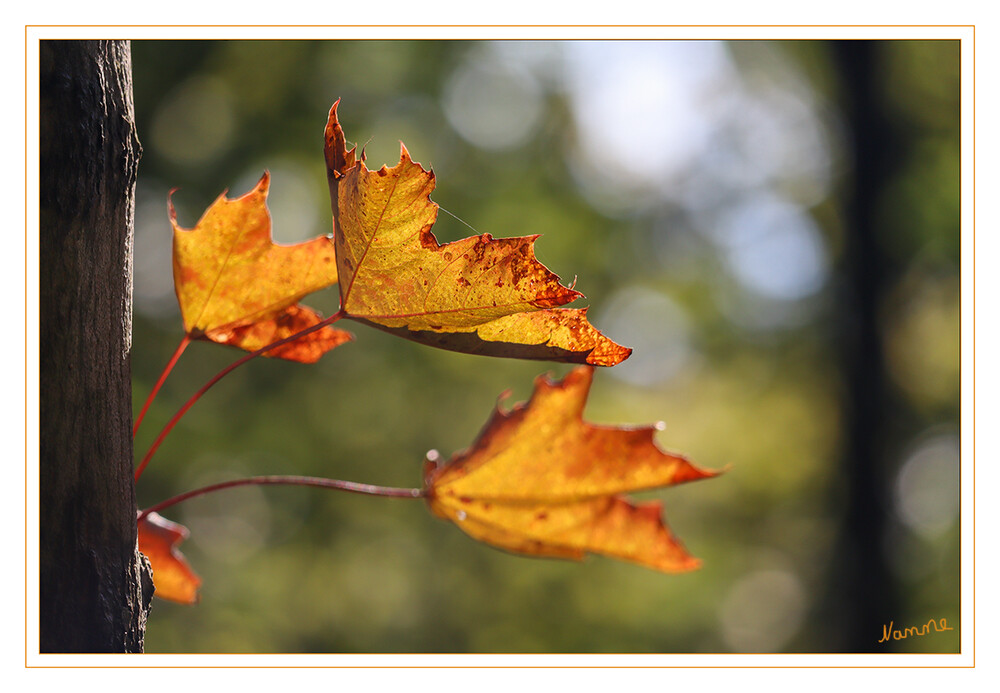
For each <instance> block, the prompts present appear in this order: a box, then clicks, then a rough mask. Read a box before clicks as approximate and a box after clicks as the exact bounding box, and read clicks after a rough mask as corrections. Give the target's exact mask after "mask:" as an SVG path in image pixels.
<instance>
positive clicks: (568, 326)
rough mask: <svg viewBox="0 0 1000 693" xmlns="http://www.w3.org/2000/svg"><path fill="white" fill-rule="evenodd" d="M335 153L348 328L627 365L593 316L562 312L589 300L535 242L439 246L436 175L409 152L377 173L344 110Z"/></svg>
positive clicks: (330, 150) (473, 348)
mask: <svg viewBox="0 0 1000 693" xmlns="http://www.w3.org/2000/svg"><path fill="white" fill-rule="evenodd" d="M338 103H339V102H338ZM325 152H326V163H327V177H328V180H329V183H330V196H331V201H332V207H333V216H334V227H335V234H334V240H335V243H336V254H337V267H338V273H339V276H340V299H341V310H343V311H344V314H345V315H346V317H349V318H351V319H353V320H357V321H360V322H364V323H367V324H370V325H373V326H374V327H377V328H379V329H382V330H385V331H387V332H391V333H392V334H395V335H398V336H401V337H405V338H407V339H411V340H414V341H417V342H421V343H424V344H429V345H432V346H436V347H440V348H443V349H450V350H453V351H461V352H465V353H477V354H485V355H490V356H506V357H512V358H528V359H542V360H554V361H565V362H572V363H589V364H593V365H600V366H613V365H615V364H617V363H620V362H621V361H623V360H624V359H626V358H628V356H629V354H630V353H631V349H628V348H626V347H622V346H620V345H618V344H615V343H614V342H613V341H611V340H610V339H608V338H607V337H605V336H604V335H602V334H601V333H600V332H598V331H597V330H596V329H595V328H594V327H593V326H592V325H591V324H590V323H589V322H588V320H587V317H586V309H578V310H570V309H560V308H558V306H562V305H564V304H566V303H569V302H570V301H573V300H575V299H576V298H579V297H581V296H582V294H581V293H580V292H578V291H575V290H573V289H572V288H569V287H566V286H563V285H562V284H560V283H559V278H558V277H557V276H556V275H555V274H553V273H552V272H551V271H549V269H548V268H546V267H545V266H544V265H543V264H542V263H540V262H539V261H538V260H537V259H536V258H535V253H534V243H535V240H536V238H537V236H525V237H520V238H493V237H492V236H490V235H489V234H483V235H481V236H473V237H470V238H465V239H463V240H460V241H455V242H454V243H446V244H444V245H439V244H438V242H437V239H436V238H435V237H434V234H433V233H432V232H431V227H432V226H433V224H434V221H435V220H436V218H437V210H438V206H437V204H435V203H434V202H431V200H430V193H431V191H432V190H433V189H434V174H433V172H431V171H425V170H424V169H423V167H421V166H420V165H419V164H417V163H414V162H413V160H412V159H411V158H410V155H409V153H408V152H407V151H406V147H405V146H403V147H401V153H400V160H399V163H398V164H397V165H396V166H395V167H393V168H387V167H385V166H383V167H382V168H381V169H379V170H378V171H369V170H368V168H367V167H366V166H365V164H364V156H363V155H362V156H361V157H360V158H359V157H357V156H356V154H355V150H354V149H351V150H350V151H348V150H347V145H346V139H345V137H344V133H343V130H342V129H341V127H340V123H339V121H338V119H337V104H334V105H333V108H331V109H330V118H329V121H328V123H327V128H326V147H325Z"/></svg>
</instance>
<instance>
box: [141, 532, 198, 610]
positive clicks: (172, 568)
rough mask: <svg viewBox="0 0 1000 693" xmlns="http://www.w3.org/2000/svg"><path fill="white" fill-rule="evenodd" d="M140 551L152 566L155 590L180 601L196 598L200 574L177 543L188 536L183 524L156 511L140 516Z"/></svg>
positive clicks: (160, 594) (192, 602) (167, 597)
mask: <svg viewBox="0 0 1000 693" xmlns="http://www.w3.org/2000/svg"><path fill="white" fill-rule="evenodd" d="M138 526H139V551H141V552H142V553H143V554H145V556H146V558H148V559H149V564H150V566H152V568H153V586H154V587H155V588H156V591H155V592H154V594H155V595H156V596H157V597H160V598H162V599H169V600H170V601H173V602H180V603H181V604H194V603H195V602H197V601H198V587H199V586H200V585H201V578H200V577H198V576H197V575H195V573H194V571H193V570H191V566H190V565H188V562H187V560H186V559H185V558H184V554H182V553H181V552H180V551H179V550H178V549H177V546H178V545H179V544H180V543H181V542H182V541H184V540H185V539H187V538H188V537H189V536H190V532H189V531H188V529H187V527H185V526H184V525H179V524H177V523H176V522H171V521H170V520H167V519H165V518H163V517H161V516H160V515H159V514H157V513H149V514H147V515H146V516H145V517H143V518H142V519H141V520H139V525H138Z"/></svg>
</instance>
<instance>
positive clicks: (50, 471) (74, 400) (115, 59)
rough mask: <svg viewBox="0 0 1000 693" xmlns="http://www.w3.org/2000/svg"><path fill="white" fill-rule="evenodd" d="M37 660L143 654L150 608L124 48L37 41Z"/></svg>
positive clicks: (133, 141)
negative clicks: (51, 655)
mask: <svg viewBox="0 0 1000 693" xmlns="http://www.w3.org/2000/svg"><path fill="white" fill-rule="evenodd" d="M40 65H41V83H40V96H41V143H40V147H41V162H40V168H41V174H40V204H41V245H40V251H41V255H40V257H41V268H40V277H41V286H40V310H41V358H40V364H41V380H40V405H41V411H40V424H41V441H40V467H41V474H40V489H41V493H40V510H39V512H40V533H41V565H40V573H41V585H40V595H39V596H40V604H41V609H40V611H41V613H40V634H41V637H40V644H39V648H40V651H41V652H141V651H142V641H143V635H144V633H145V622H146V614H147V612H148V609H149V599H150V597H151V596H152V580H151V575H150V571H149V566H148V563H146V561H145V559H144V558H143V557H142V555H141V554H140V553H139V552H138V550H137V548H136V522H135V519H136V501H135V485H134V483H133V481H132V431H131V422H132V400H131V384H130V369H129V350H130V346H131V332H132V324H131V323H132V227H133V216H134V207H135V197H134V195H135V179H136V170H137V166H138V160H139V154H140V151H141V148H140V146H139V141H138V138H137V137H136V130H135V119H134V115H133V110H132V76H131V73H132V62H131V53H130V48H129V44H128V42H125V41H43V42H41V47H40Z"/></svg>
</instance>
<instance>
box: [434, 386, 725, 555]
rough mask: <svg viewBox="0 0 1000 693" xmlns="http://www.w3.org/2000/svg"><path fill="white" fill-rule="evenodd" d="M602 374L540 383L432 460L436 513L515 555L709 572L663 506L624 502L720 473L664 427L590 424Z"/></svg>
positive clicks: (497, 409)
mask: <svg viewBox="0 0 1000 693" xmlns="http://www.w3.org/2000/svg"><path fill="white" fill-rule="evenodd" d="M592 379H593V368H590V367H581V368H577V369H574V370H573V371H571V372H570V373H569V374H568V375H567V376H566V378H565V379H564V380H563V381H562V382H559V383H556V382H552V381H550V380H549V379H548V378H547V377H545V376H542V377H539V378H538V379H537V380H536V381H535V392H534V394H533V395H532V397H531V400H530V401H529V402H528V403H527V404H519V405H516V406H515V407H514V408H513V409H511V410H510V411H504V410H503V408H502V407H501V406H500V404H499V403H498V405H497V407H496V409H495V410H494V412H493V416H492V417H491V419H490V420H489V422H488V423H487V424H486V426H485V427H484V428H483V430H482V431H481V432H480V434H479V437H478V438H477V439H476V442H475V443H473V445H472V446H471V447H470V448H468V449H467V450H464V451H462V452H460V453H457V454H456V455H454V456H453V457H452V458H451V459H450V460H449V461H448V462H447V463H445V464H441V465H438V464H437V459H436V453H432V454H429V455H428V464H427V465H426V468H425V475H424V486H425V493H426V496H427V499H428V502H429V504H430V507H431V511H432V512H434V514H436V515H438V516H439V517H442V518H445V519H447V520H451V521H452V522H454V523H455V524H457V525H458V526H459V527H460V528H461V529H462V530H463V531H465V532H466V533H467V534H469V535H470V536H472V537H474V538H476V539H478V540H480V541H484V542H486V543H488V544H491V545H493V546H496V547H498V548H501V549H506V550H508V551H514V552H517V553H523V554H529V555H535V556H549V557H560V558H572V559H577V560H579V559H582V558H583V557H584V555H585V554H586V553H588V552H589V553H597V554H602V555H605V556H609V557H612V558H618V559H621V560H625V561H631V562H633V563H638V564H640V565H644V566H647V567H649V568H654V569H657V570H662V571H664V572H683V571H688V570H693V569H695V568H697V567H698V566H699V565H700V562H699V561H698V559H696V558H694V557H692V556H691V555H690V554H689V553H688V552H687V551H686V549H685V548H684V546H683V545H682V544H681V543H680V541H679V540H677V538H676V537H674V535H673V534H672V533H671V532H670V530H669V529H668V528H667V527H666V525H664V523H663V521H662V519H661V504H660V503H659V502H650V503H641V504H633V503H632V502H631V501H629V500H628V499H627V498H624V497H623V496H621V495H620V494H622V493H624V492H628V491H638V490H642V489H651V488H658V487H663V486H671V485H674V484H679V483H682V482H686V481H695V480H698V479H704V478H708V477H712V476H715V475H716V472H712V471H706V470H701V469H698V468H697V467H695V466H694V465H692V464H691V463H690V462H688V461H687V460H686V459H685V458H684V457H681V456H679V455H674V454H670V453H666V452H663V451H662V450H660V449H659V448H658V447H657V445H656V443H655V442H654V440H653V436H654V433H655V432H656V430H657V429H656V427H655V426H645V427H637V428H623V427H612V426H595V425H593V424H590V423H587V422H585V421H584V420H583V418H582V414H583V408H584V405H585V404H586V400H587V395H588V393H589V391H590V384H591V381H592Z"/></svg>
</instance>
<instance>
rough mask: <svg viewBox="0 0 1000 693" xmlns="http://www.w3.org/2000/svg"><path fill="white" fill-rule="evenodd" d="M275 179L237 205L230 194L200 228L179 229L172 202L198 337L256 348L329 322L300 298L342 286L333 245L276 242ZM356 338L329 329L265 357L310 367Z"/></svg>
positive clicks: (187, 308)
mask: <svg viewBox="0 0 1000 693" xmlns="http://www.w3.org/2000/svg"><path fill="white" fill-rule="evenodd" d="M269 180H270V179H269V176H268V174H267V173H265V174H264V175H263V177H261V179H260V181H259V182H258V183H257V185H256V186H255V187H254V189H253V190H251V191H250V192H248V193H247V194H246V195H243V196H242V197H239V198H237V199H235V200H230V199H227V198H226V196H225V193H223V194H222V195H220V196H219V198H218V199H217V200H216V201H215V202H214V203H212V205H211V206H210V207H209V208H208V210H206V212H205V214H204V215H203V216H202V218H201V219H200V220H199V221H198V223H197V225H196V226H195V227H194V228H193V229H184V228H182V227H180V226H179V225H178V224H177V214H176V212H175V210H174V206H173V203H172V202H171V203H170V222H171V224H172V225H173V228H174V260H173V263H174V288H175V290H176V292H177V301H178V303H179V304H180V308H181V316H182V317H183V320H184V330H185V331H186V332H187V334H188V336H189V337H191V338H193V339H207V340H210V341H213V342H219V343H221V344H229V345H231V346H235V347H239V348H241V349H245V350H247V351H256V350H257V349H260V348H261V347H264V346H266V345H268V344H272V343H273V342H276V341H278V340H281V339H284V338H286V337H289V336H291V335H294V334H296V333H297V332H300V331H302V330H305V329H307V328H309V327H312V326H314V325H317V324H318V323H319V322H320V321H321V320H322V318H321V317H320V315H319V314H318V313H317V312H316V311H314V310H313V309H311V308H307V307H305V306H302V305H299V304H298V301H299V299H301V298H302V297H303V296H305V295H306V294H309V293H312V292H314V291H318V290H320V289H323V288H326V287H328V286H331V285H333V284H335V283H336V282H337V261H336V256H335V251H334V247H333V243H332V242H331V241H330V239H329V238H326V237H321V238H315V239H313V240H311V241H306V242H304V243H298V244H295V245H290V246H283V245H278V244H275V243H274V242H272V240H271V216H270V214H269V213H268V211H267V204H266V203H267V190H268V184H269ZM350 339H351V335H350V333H348V332H344V331H343V330H337V329H334V328H333V327H329V326H327V327H323V328H321V329H319V330H316V331H315V332H312V333H311V334H308V335H305V336H303V337H301V338H299V339H296V340H294V341H292V342H289V343H288V344H284V345H282V346H280V347H277V348H275V349H272V350H270V351H268V352H265V354H264V355H265V356H271V357H276V358H283V359H288V360H291V361H301V362H304V363H311V362H314V361H316V360H318V359H319V358H320V356H322V355H323V354H324V353H326V352H327V351H329V350H330V349H333V348H334V347H336V346H338V345H340V344H343V343H344V342H346V341H348V340H350Z"/></svg>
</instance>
